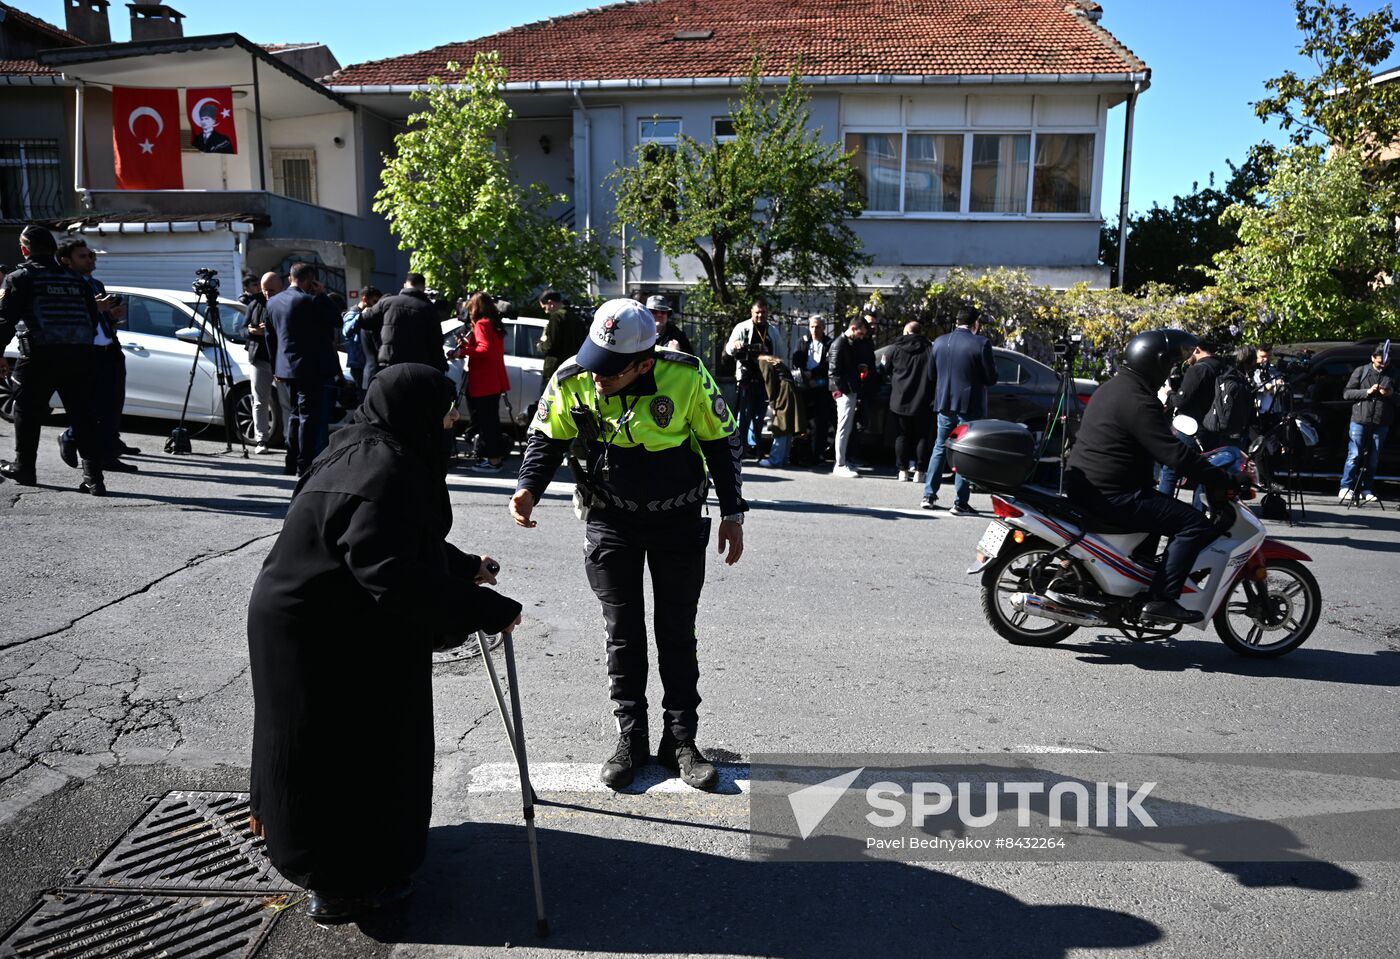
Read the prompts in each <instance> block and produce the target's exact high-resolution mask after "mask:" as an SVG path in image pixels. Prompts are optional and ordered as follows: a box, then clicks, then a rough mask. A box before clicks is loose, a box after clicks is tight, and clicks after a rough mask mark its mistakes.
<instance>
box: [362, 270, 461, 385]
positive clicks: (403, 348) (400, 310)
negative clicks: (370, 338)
mask: <svg viewBox="0 0 1400 959" xmlns="http://www.w3.org/2000/svg"><path fill="white" fill-rule="evenodd" d="M360 329H361V330H368V331H370V333H371V334H372V335H374V336H377V337H378V338H379V366H380V368H381V369H382V368H383V367H386V366H391V365H393V364H394V363H425V364H427V365H428V366H431V367H433V368H434V369H438V370H442V371H443V372H444V373H445V372H447V354H446V352H445V351H444V350H443V348H442V319H441V317H440V314H439V313H438V309H437V307H436V306H434V305H433V302H432V300H429V299H428V294H426V293H424V292H422V291H421V290H410V289H405V290H402V291H400V292H398V293H396V294H394V295H393V296H386V297H384V298H383V299H382V300H380V301H379V302H378V303H376V304H374V306H371V307H370V308H369V309H367V310H365V311H364V312H363V313H361V314H360Z"/></svg>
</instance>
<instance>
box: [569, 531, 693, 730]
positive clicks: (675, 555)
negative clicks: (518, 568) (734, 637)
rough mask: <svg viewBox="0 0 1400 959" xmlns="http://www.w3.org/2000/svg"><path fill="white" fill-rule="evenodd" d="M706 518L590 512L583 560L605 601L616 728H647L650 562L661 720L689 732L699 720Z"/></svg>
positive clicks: (589, 579) (610, 688) (610, 679)
mask: <svg viewBox="0 0 1400 959" xmlns="http://www.w3.org/2000/svg"><path fill="white" fill-rule="evenodd" d="M709 534H710V521H709V520H708V519H705V518H703V517H700V516H694V517H688V518H686V519H684V520H680V521H677V522H667V523H656V522H655V521H654V519H653V522H652V523H651V524H650V525H648V524H647V523H646V522H645V521H640V522H639V521H633V522H630V523H627V524H625V525H624V524H623V523H620V522H606V521H595V520H590V521H589V523H588V532H587V539H588V543H587V546H586V547H585V562H584V567H585V569H586V570H587V573H588V585H590V586H591V587H593V593H594V595H596V596H597V597H598V600H599V601H600V602H601V603H602V604H603V619H604V620H605V621H606V623H607V631H608V682H609V695H610V696H611V698H612V701H613V715H614V716H616V717H617V725H618V730H619V731H620V732H624V733H625V732H630V731H631V730H632V729H633V728H634V727H640V728H641V729H642V730H646V729H647V725H646V723H647V695H646V690H647V626H646V601H645V598H644V594H643V591H642V570H643V565H645V566H646V567H648V568H649V569H650V570H651V585H652V592H653V596H654V599H655V602H656V609H655V610H654V612H653V619H652V625H653V629H654V631H655V634H656V661H657V669H658V671H659V672H660V674H661V688H662V699H661V706H662V708H663V709H664V710H665V714H666V726H667V728H669V729H670V730H671V734H672V735H673V736H675V737H676V738H677V739H693V738H694V737H695V733H696V728H697V726H698V723H699V716H698V713H697V712H696V710H697V709H698V708H699V706H700V690H699V688H698V684H699V681H700V666H699V663H698V662H697V660H696V652H695V643H696V640H695V614H696V610H697V609H698V607H699V605H700V590H701V588H702V587H703V586H704V584H705V549H706V545H707V543H708V542H709Z"/></svg>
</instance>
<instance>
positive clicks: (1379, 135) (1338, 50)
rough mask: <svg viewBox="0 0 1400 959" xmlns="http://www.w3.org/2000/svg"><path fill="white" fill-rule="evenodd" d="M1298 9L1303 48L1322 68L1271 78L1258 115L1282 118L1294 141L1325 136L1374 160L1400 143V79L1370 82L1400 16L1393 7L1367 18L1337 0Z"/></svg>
mask: <svg viewBox="0 0 1400 959" xmlns="http://www.w3.org/2000/svg"><path fill="white" fill-rule="evenodd" d="M1294 7H1295V9H1296V11H1297V14H1298V29H1299V30H1300V31H1302V34H1303V44H1302V46H1301V47H1299V50H1298V52H1299V53H1301V54H1302V55H1303V56H1305V57H1310V58H1311V59H1312V60H1313V62H1314V63H1316V64H1317V73H1316V74H1315V75H1314V76H1311V77H1308V78H1306V79H1305V78H1302V77H1299V76H1298V75H1297V74H1296V73H1294V72H1293V71H1292V70H1289V71H1287V72H1286V73H1284V74H1283V75H1282V76H1279V77H1275V78H1274V79H1272V80H1268V81H1266V82H1265V84H1264V86H1265V87H1266V88H1267V89H1268V90H1269V91H1270V94H1271V95H1270V96H1267V97H1265V98H1264V99H1262V100H1260V101H1259V102H1257V103H1255V104H1254V113H1255V115H1256V116H1258V117H1259V119H1261V120H1265V121H1268V120H1276V121H1278V123H1279V125H1280V126H1281V127H1283V129H1284V130H1286V131H1289V132H1290V136H1291V137H1292V140H1293V143H1294V144H1295V145H1298V146H1302V145H1304V144H1307V143H1316V142H1317V139H1318V138H1319V137H1321V138H1324V139H1325V140H1326V141H1327V142H1329V143H1331V144H1333V145H1335V146H1338V147H1341V148H1342V149H1344V150H1350V149H1353V148H1359V149H1360V150H1361V151H1362V152H1363V153H1364V154H1365V155H1366V156H1367V158H1368V159H1374V158H1375V156H1376V155H1377V154H1378V153H1379V152H1380V151H1381V150H1384V149H1386V148H1387V147H1389V146H1390V145H1391V144H1393V143H1395V142H1396V141H1397V140H1400V84H1397V83H1381V84H1376V83H1372V82H1371V78H1372V76H1373V75H1374V74H1375V72H1376V70H1377V69H1378V68H1379V67H1380V66H1382V65H1383V64H1384V63H1385V62H1386V61H1387V60H1389V59H1390V56H1391V54H1392V53H1393V52H1394V51H1395V36H1396V34H1397V33H1400V20H1397V19H1396V17H1395V14H1394V13H1393V12H1392V11H1391V9H1390V4H1386V5H1385V6H1383V7H1381V8H1380V9H1379V10H1377V11H1375V12H1374V13H1368V14H1366V15H1365V16H1361V17H1358V16H1356V14H1354V13H1352V11H1351V8H1350V7H1349V6H1347V5H1346V4H1345V3H1335V2H1333V0H1295V2H1294Z"/></svg>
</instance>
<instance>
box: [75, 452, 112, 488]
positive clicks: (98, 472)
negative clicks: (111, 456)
mask: <svg viewBox="0 0 1400 959" xmlns="http://www.w3.org/2000/svg"><path fill="white" fill-rule="evenodd" d="M78 492H79V493H86V494H87V495H89V496H106V495H107V484H106V483H104V482H103V481H102V467H101V466H99V465H97V464H96V463H94V462H92V461H91V460H83V481H82V482H81V483H79V484H78Z"/></svg>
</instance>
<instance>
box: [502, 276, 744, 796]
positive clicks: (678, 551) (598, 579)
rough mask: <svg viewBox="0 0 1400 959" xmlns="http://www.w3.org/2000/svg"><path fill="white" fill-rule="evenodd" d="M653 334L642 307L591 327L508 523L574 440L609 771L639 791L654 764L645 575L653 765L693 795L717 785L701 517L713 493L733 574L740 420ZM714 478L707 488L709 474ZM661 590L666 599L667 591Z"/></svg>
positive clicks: (699, 372) (704, 377) (611, 308)
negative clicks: (707, 685)
mask: <svg viewBox="0 0 1400 959" xmlns="http://www.w3.org/2000/svg"><path fill="white" fill-rule="evenodd" d="M655 343H656V323H655V321H654V320H653V319H652V316H651V314H650V313H649V312H647V310H646V309H645V308H644V307H643V306H642V305H641V304H640V303H637V302H635V301H633V300H609V301H608V302H607V303H604V304H603V305H602V306H601V307H600V308H599V309H598V312H597V313H596V314H595V316H594V318H593V323H592V326H591V327H590V329H589V331H588V339H587V340H585V341H584V343H583V346H582V347H580V348H579V351H578V355H577V356H575V357H573V358H572V359H570V360H568V361H566V362H565V363H563V364H562V365H561V366H560V367H559V369H558V370H557V371H556V373H555V375H554V377H553V379H552V380H551V381H550V383H549V384H548V386H547V387H546V388H545V392H544V396H543V397H541V399H540V405H539V410H538V413H537V415H536V417H535V420H534V423H533V427H534V428H533V430H532V431H531V433H530V441H529V444H528V446H527V448H526V450H525V460H524V463H523V464H522V465H521V467H520V479H519V483H518V486H517V489H516V493H515V495H514V497H512V498H511V516H512V517H513V518H514V519H515V522H516V523H517V524H518V525H520V526H524V527H533V526H535V522H534V520H532V519H531V514H532V512H533V510H534V507H535V505H536V504H537V503H538V502H539V501H540V498H541V497H542V496H543V495H544V492H545V489H546V488H547V487H548V486H549V482H550V480H551V479H552V478H553V477H554V473H555V471H556V470H557V469H558V468H559V465H560V463H561V462H562V461H563V460H564V458H565V456H567V455H570V444H571V442H572V441H573V440H574V439H575V438H576V437H580V438H582V439H583V440H584V446H585V448H586V462H585V463H578V462H576V461H575V460H574V459H573V458H572V456H571V457H570V468H571V469H572V470H573V473H574V476H575V477H578V478H580V479H579V485H578V488H577V489H576V490H575V494H574V503H575V511H576V513H578V514H579V515H580V518H583V519H585V521H586V522H587V524H588V527H587V547H586V550H585V560H584V566H585V569H586V571H587V574H588V582H589V585H590V586H591V587H592V588H593V592H594V594H595V595H597V597H598V599H599V600H600V601H601V602H602V604H603V617H604V619H605V620H606V623H607V634H608V643H607V651H608V677H609V680H610V687H611V696H612V701H613V715H614V716H616V717H617V725H618V732H619V734H620V735H619V737H618V741H617V748H616V750H615V751H614V752H613V754H612V756H611V757H609V759H608V760H607V761H606V762H605V763H604V764H603V768H602V776H601V778H602V780H603V782H604V783H605V784H606V785H608V786H610V787H612V788H613V789H621V788H623V787H625V786H627V785H628V784H629V783H631V782H632V778H633V775H634V774H635V772H636V769H637V768H638V767H639V766H642V765H644V764H645V763H646V762H647V761H648V759H649V758H650V752H651V749H650V738H649V733H648V729H647V699H646V682H647V634H646V612H645V606H644V602H643V595H642V567H643V564H644V563H645V564H646V565H647V566H649V567H650V569H651V577H652V585H653V587H654V592H655V595H656V597H657V608H656V611H655V631H656V651H657V665H658V668H659V671H660V674H661V685H662V687H663V690H664V695H663V698H662V707H663V708H664V710H665V725H664V726H663V728H662V731H661V741H660V744H659V746H658V748H657V751H656V759H657V762H658V763H660V764H661V765H662V766H665V767H667V768H669V769H671V770H673V771H676V772H679V773H680V775H681V778H682V779H683V780H684V781H685V782H686V783H688V784H689V785H691V786H694V787H696V788H698V789H712V788H714V786H715V784H716V783H717V782H718V781H719V777H718V774H717V773H716V771H715V767H714V765H713V764H712V763H711V762H710V761H709V760H708V759H706V758H705V755H704V754H703V753H702V752H701V751H700V750H699V748H698V747H697V746H696V745H695V734H696V727H697V723H698V718H697V712H696V710H697V707H699V705H700V693H699V690H698V689H697V688H696V684H697V682H698V680H699V675H700V673H699V666H698V663H697V660H696V638H695V614H696V610H697V608H698V606H699V602H700V590H701V587H702V586H703V584H704V580H705V545H706V543H707V542H708V541H709V531H710V520H709V519H708V518H706V517H702V516H701V510H702V508H703V507H704V503H705V498H706V494H707V492H708V489H709V485H710V482H713V483H714V486H715V492H716V495H717V496H718V498H719V505H720V514H721V515H720V524H719V535H718V546H719V551H720V552H721V553H726V552H727V555H726V557H725V561H726V562H727V563H729V564H730V565H733V564H734V563H736V562H738V561H739V556H740V555H741V554H742V553H743V550H744V536H743V522H744V511H745V510H747V509H748V507H747V505H746V504H745V503H744V500H743V497H742V484H741V479H740V471H739V461H740V453H741V447H740V445H739V441H738V436H737V435H736V433H737V430H736V426H735V422H734V417H733V416H732V415H731V414H730V412H729V409H728V407H727V406H726V404H725V402H724V398H723V397H722V396H721V395H720V391H719V387H718V386H716V385H715V381H714V379H713V378H712V377H711V376H710V374H709V372H708V371H707V370H706V369H705V367H704V366H703V365H702V364H701V362H700V360H698V359H697V358H696V357H694V356H691V355H689V354H686V353H679V352H672V351H668V350H656V349H655ZM707 467H708V474H709V475H708V478H707V476H706V468H707ZM663 587H664V588H663Z"/></svg>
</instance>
